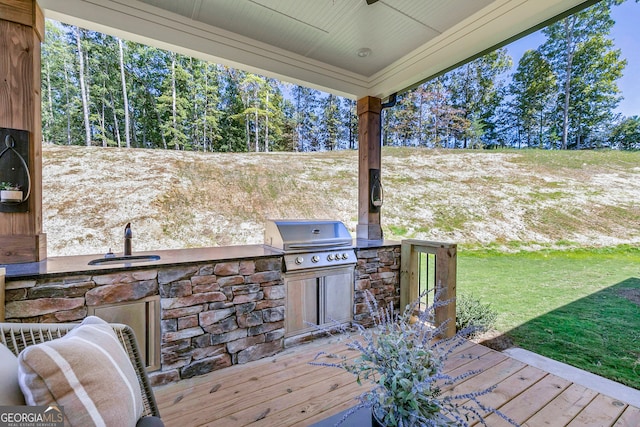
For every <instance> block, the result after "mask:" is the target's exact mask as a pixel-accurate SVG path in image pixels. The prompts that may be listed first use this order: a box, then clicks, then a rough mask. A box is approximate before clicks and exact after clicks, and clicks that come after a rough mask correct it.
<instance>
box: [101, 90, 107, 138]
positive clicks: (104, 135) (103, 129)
mask: <svg viewBox="0 0 640 427" xmlns="http://www.w3.org/2000/svg"><path fill="white" fill-rule="evenodd" d="M102 85H103V89H104V83H103V84H102ZM104 110H105V103H104V98H103V99H102V102H101V103H100V136H101V138H102V146H103V147H106V146H107V125H106V122H105V120H106V119H105V117H104V116H105V112H104Z"/></svg>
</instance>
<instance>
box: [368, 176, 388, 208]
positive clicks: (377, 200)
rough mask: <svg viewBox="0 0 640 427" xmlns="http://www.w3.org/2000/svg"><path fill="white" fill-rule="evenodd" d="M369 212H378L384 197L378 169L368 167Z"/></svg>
mask: <svg viewBox="0 0 640 427" xmlns="http://www.w3.org/2000/svg"><path fill="white" fill-rule="evenodd" d="M369 189H370V192H369V212H374V213H375V212H380V207H381V206H382V201H383V199H384V195H383V191H382V182H381V181H380V169H369Z"/></svg>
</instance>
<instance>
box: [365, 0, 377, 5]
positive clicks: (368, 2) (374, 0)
mask: <svg viewBox="0 0 640 427" xmlns="http://www.w3.org/2000/svg"><path fill="white" fill-rule="evenodd" d="M377 1H378V0H367V4H374V3H375V2H377Z"/></svg>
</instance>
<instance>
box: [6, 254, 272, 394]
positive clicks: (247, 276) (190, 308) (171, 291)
mask: <svg viewBox="0 0 640 427" xmlns="http://www.w3.org/2000/svg"><path fill="white" fill-rule="evenodd" d="M281 264H282V260H281V258H280V257H275V258H259V259H255V260H238V261H231V262H220V263H207V264H197V265H183V266H177V267H166V268H157V269H149V270H137V271H124V272H117V273H111V274H94V275H74V276H67V277H57V278H42V279H34V280H20V281H11V280H8V281H7V290H6V306H5V308H6V318H7V321H10V322H11V321H13V322H56V323H57V322H73V321H79V320H81V319H83V318H84V317H86V315H87V308H88V307H90V306H98V305H103V304H113V303H121V302H127V301H136V300H139V299H142V298H145V297H148V296H152V295H160V297H161V300H160V301H161V321H160V323H161V336H162V342H161V369H160V370H159V371H156V372H152V373H150V375H149V376H150V379H151V382H152V383H153V384H154V385H159V384H165V383H168V382H173V381H177V380H179V379H182V378H189V377H193V376H195V375H199V374H204V373H206V372H210V371H212V370H215V369H220V368H223V367H227V366H230V365H232V364H236V363H246V362H249V361H252V360H257V359H260V358H262V357H266V356H270V355H273V354H275V353H277V352H279V351H280V350H281V349H282V348H283V337H284V313H285V291H284V284H283V281H282V273H281Z"/></svg>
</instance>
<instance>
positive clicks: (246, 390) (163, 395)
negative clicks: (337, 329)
mask: <svg viewBox="0 0 640 427" xmlns="http://www.w3.org/2000/svg"><path fill="white" fill-rule="evenodd" d="M319 351H327V352H334V353H345V352H347V350H346V349H345V347H344V344H343V343H336V342H335V340H327V339H324V340H320V341H316V342H313V343H310V344H305V345H302V346H298V347H295V348H291V349H287V350H285V351H284V352H282V353H280V354H278V355H276V356H273V357H270V358H266V359H263V360H259V361H256V362H252V363H248V364H245V365H235V366H233V367H230V368H226V369H222V370H220V371H216V372H212V373H210V374H207V375H203V376H200V377H196V378H192V379H189V380H183V381H181V382H179V383H176V384H170V385H167V386H162V387H158V388H156V390H155V394H156V398H157V400H158V404H159V406H160V413H161V415H162V418H163V420H164V422H165V423H166V425H167V426H168V427H173V426H175V427H192V426H200V425H208V426H221V427H236V426H248V425H250V426H256V427H259V426H277V427H284V426H309V425H311V424H314V423H316V422H318V421H320V420H322V419H324V418H327V417H329V416H331V415H333V414H336V413H338V412H340V411H343V410H345V409H347V408H349V407H352V406H354V405H355V403H356V402H355V401H354V400H353V399H354V397H355V396H357V395H358V394H359V393H362V392H363V391H364V390H365V389H364V388H363V387H360V386H358V385H357V384H356V382H355V380H354V377H353V376H352V375H351V374H347V373H345V372H343V371H342V370H340V369H336V368H328V367H318V366H312V365H309V364H308V362H309V361H311V360H312V359H313V358H314V357H315V355H316V354H317V353H318V352H319ZM345 354H349V353H345ZM354 355H355V353H354ZM462 356H465V357H462ZM469 356H475V357H469ZM449 362H450V363H448V366H447V370H448V371H449V372H450V373H454V374H455V373H456V372H458V373H462V372H466V371H468V370H477V369H482V372H481V373H480V374H477V375H475V376H473V377H470V378H468V379H467V380H465V381H464V382H462V383H459V384H457V385H456V387H455V388H454V389H453V390H449V392H455V393H464V392H465V391H471V390H478V389H482V388H485V387H488V386H491V385H493V384H498V386H497V388H496V389H495V390H494V391H493V392H492V393H491V394H489V395H487V396H485V398H483V399H482V400H483V403H485V404H488V405H490V406H491V407H493V408H496V409H500V410H501V411H502V412H504V413H505V414H507V415H508V416H509V417H511V418H512V419H514V420H515V421H516V422H518V423H521V424H522V425H523V426H527V427H540V426H552V427H556V426H570V427H582V426H616V427H638V426H640V409H639V408H636V407H633V406H631V405H628V404H626V403H625V402H621V401H619V400H616V399H613V398H610V397H608V396H605V395H602V394H599V393H597V392H595V391H593V390H590V389H588V388H585V387H583V386H580V385H577V384H573V383H571V382H570V381H567V380H565V379H562V378H560V377H557V376H554V375H551V374H548V373H546V372H544V371H542V370H540V369H537V368H534V367H532V366H528V365H526V364H524V363H522V362H519V361H517V360H515V359H512V358H510V357H508V356H506V355H504V354H502V353H499V352H496V351H493V350H491V349H489V348H487V347H484V346H481V345H476V344H472V343H469V344H468V345H466V346H464V347H463V348H461V349H460V350H459V352H458V353H457V354H456V355H454V356H452V357H450V359H449ZM487 423H488V425H490V426H492V427H493V426H503V425H504V426H507V425H508V424H507V423H506V422H505V421H503V420H502V419H501V418H499V417H496V416H494V415H492V416H489V417H488V418H487Z"/></svg>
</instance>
